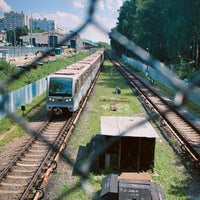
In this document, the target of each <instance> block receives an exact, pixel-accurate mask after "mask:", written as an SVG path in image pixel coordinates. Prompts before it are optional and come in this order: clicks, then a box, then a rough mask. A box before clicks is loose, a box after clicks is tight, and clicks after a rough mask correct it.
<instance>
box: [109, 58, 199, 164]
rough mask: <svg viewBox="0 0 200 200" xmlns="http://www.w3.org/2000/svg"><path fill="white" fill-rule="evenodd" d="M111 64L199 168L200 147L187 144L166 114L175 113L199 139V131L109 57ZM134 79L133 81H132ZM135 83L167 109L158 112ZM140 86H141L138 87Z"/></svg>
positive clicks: (153, 103)
mask: <svg viewBox="0 0 200 200" xmlns="http://www.w3.org/2000/svg"><path fill="white" fill-rule="evenodd" d="M110 59H111V62H113V64H114V65H115V66H116V67H117V69H118V70H119V71H120V72H121V73H122V75H123V76H124V77H125V78H126V79H127V80H128V82H129V85H131V86H132V87H134V89H135V90H136V91H137V92H138V93H139V94H140V95H142V98H143V99H145V103H148V104H149V105H150V107H151V109H152V108H153V110H154V112H156V113H157V114H158V115H159V117H160V119H162V120H164V121H165V124H166V125H167V126H168V128H169V129H170V130H171V132H172V133H173V134H174V136H175V137H176V138H177V140H178V141H179V143H180V144H181V147H182V149H183V150H184V151H186V152H188V154H189V155H190V156H191V157H192V159H193V160H194V161H195V163H196V164H197V165H198V166H200V153H199V152H200V151H199V148H200V147H196V146H194V144H192V143H190V142H189V139H188V138H186V137H185V136H183V135H182V132H181V131H180V130H179V129H178V128H177V126H176V125H175V124H174V123H173V122H172V121H171V120H170V117H167V114H168V113H172V112H173V113H176V115H177V116H178V117H180V118H181V119H182V121H183V122H184V123H186V124H187V126H188V127H191V128H192V129H193V130H194V132H196V133H198V137H200V130H199V129H198V128H197V127H196V126H194V125H193V124H192V123H191V122H190V121H188V120H187V119H186V118H184V117H183V116H182V115H181V114H180V113H179V112H178V110H176V109H175V108H174V107H173V106H172V105H170V104H169V103H168V102H166V101H165V100H164V99H163V98H162V97H160V95H159V94H157V93H156V92H155V91H154V90H153V89H151V88H150V87H149V86H148V85H147V84H146V83H145V82H143V81H141V80H140V78H139V77H138V76H136V75H135V74H133V73H132V72H131V71H130V70H129V69H127V68H126V67H125V66H124V65H122V64H121V63H120V62H118V61H116V59H114V61H113V57H110ZM133 79H135V80H133ZM137 81H139V83H140V84H142V85H144V86H145V87H146V88H148V91H149V92H151V93H152V95H154V96H155V97H156V98H159V100H160V101H162V103H163V104H165V105H166V106H167V109H165V111H164V112H163V111H162V110H160V108H159V106H156V105H155V102H154V101H153V100H152V99H153V98H152V97H151V98H150V96H151V95H149V93H148V95H146V94H145V92H143V91H142V89H141V87H138V85H137V83H136V82H137ZM140 86H141V85H140Z"/></svg>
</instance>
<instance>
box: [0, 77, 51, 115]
mask: <svg viewBox="0 0 200 200" xmlns="http://www.w3.org/2000/svg"><path fill="white" fill-rule="evenodd" d="M46 87H47V86H46V78H43V79H40V80H38V81H36V82H34V83H31V84H29V85H26V86H24V87H22V88H20V89H17V90H15V91H12V92H10V93H7V94H4V95H0V105H1V106H3V107H1V108H0V119H2V118H3V117H5V116H6V113H7V111H8V112H15V111H16V110H17V109H18V108H20V107H21V106H22V105H25V104H27V103H31V102H32V100H33V99H34V98H35V97H37V96H40V95H41V94H42V93H43V92H44V91H46Z"/></svg>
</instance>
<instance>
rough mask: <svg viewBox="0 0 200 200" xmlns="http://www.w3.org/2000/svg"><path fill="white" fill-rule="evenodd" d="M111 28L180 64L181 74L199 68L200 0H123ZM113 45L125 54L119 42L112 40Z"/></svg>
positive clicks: (120, 52)
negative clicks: (115, 21) (114, 23)
mask: <svg viewBox="0 0 200 200" xmlns="http://www.w3.org/2000/svg"><path fill="white" fill-rule="evenodd" d="M112 30H114V31H118V32H120V33H121V34H123V35H124V36H126V37H127V38H128V39H129V40H131V41H133V42H134V43H136V44H137V45H139V46H141V47H142V48H143V49H145V50H147V51H149V52H150V54H151V55H153V56H154V57H156V58H157V59H159V60H161V61H163V62H165V63H173V64H175V65H177V66H179V73H180V71H181V74H180V76H182V77H184V76H186V74H187V72H188V71H189V72H191V69H192V71H198V70H199V68H200V0H179V1H175V0H167V1H166V0H127V1H124V3H123V5H122V6H121V8H120V9H119V17H118V22H117V24H116V27H114V28H113V29H112ZM111 46H112V48H114V49H115V51H116V52H117V53H118V54H124V53H125V49H124V48H123V47H121V46H120V45H119V44H118V43H117V42H116V41H113V40H111ZM126 53H129V54H130V52H127V51H126ZM183 69H184V70H183Z"/></svg>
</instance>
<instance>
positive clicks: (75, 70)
mask: <svg viewBox="0 0 200 200" xmlns="http://www.w3.org/2000/svg"><path fill="white" fill-rule="evenodd" d="M101 53H102V52H99V51H97V52H96V53H94V54H92V55H90V56H88V57H86V58H84V59H83V60H81V61H78V62H76V63H73V64H71V65H69V66H67V67H65V68H64V69H61V70H59V71H57V72H55V73H54V74H51V75H50V76H66V75H67V76H76V77H78V76H80V75H81V74H82V73H84V71H86V70H87V69H88V68H89V67H90V65H91V64H93V63H94V62H95V61H96V59H98V58H99V55H101ZM95 58H96V59H95Z"/></svg>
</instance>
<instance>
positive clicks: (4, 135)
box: [0, 93, 46, 147]
mask: <svg viewBox="0 0 200 200" xmlns="http://www.w3.org/2000/svg"><path fill="white" fill-rule="evenodd" d="M45 95H46V94H45V93H43V94H42V95H41V96H39V97H36V98H35V99H34V100H33V101H32V102H31V103H29V104H27V105H26V110H25V111H24V114H25V115H26V114H27V113H28V112H29V111H30V110H31V109H32V108H33V107H34V106H35V105H36V104H37V103H38V102H40V101H41V100H42V99H44V98H45ZM16 114H17V115H18V116H22V114H23V113H22V111H21V110H20V109H18V110H17V111H16ZM32 117H33V116H30V118H32ZM26 120H29V119H26ZM0 127H1V129H0V147H2V146H4V145H6V144H7V143H9V142H11V141H12V140H13V139H15V138H17V137H21V136H23V135H25V134H26V131H25V130H24V129H23V128H22V127H21V126H20V125H19V124H18V123H17V122H15V121H13V120H12V119H11V118H9V117H5V118H3V119H1V120H0Z"/></svg>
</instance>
